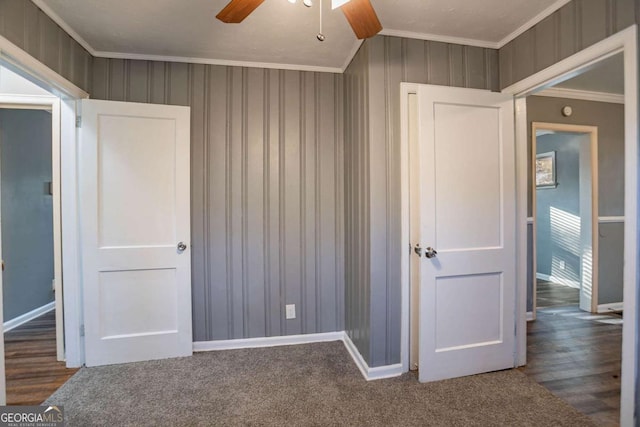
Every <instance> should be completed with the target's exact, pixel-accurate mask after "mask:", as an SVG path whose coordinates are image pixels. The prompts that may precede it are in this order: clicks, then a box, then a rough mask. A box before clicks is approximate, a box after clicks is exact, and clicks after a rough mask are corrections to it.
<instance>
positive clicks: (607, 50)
mask: <svg viewBox="0 0 640 427" xmlns="http://www.w3.org/2000/svg"><path fill="white" fill-rule="evenodd" d="M635 32H636V26H635V25H633V26H631V27H629V28H627V29H626V30H622V31H620V32H618V33H616V34H614V35H612V36H609V37H607V38H606V39H604V40H602V41H599V42H598V43H596V44H594V45H591V46H589V47H588V48H586V49H583V50H581V51H580V52H577V53H575V54H573V55H571V56H570V57H568V58H565V59H563V60H562V61H559V62H556V63H555V64H553V65H550V66H549V67H547V68H545V69H544V70H542V71H539V72H537V73H536V74H533V75H531V76H529V77H527V78H525V79H523V80H520V81H518V82H515V83H514V84H512V85H511V86H508V87H506V88H504V89H502V92H503V93H510V94H512V95H514V96H517V97H525V96H529V95H534V92H536V91H539V90H541V89H545V88H547V87H551V86H553V85H556V84H558V83H560V82H563V81H565V80H568V79H570V78H572V77H575V76H577V75H578V74H580V73H582V72H583V71H585V70H588V69H590V68H591V67H593V66H594V65H596V64H597V63H599V62H600V61H602V60H603V59H606V58H610V57H612V56H614V55H616V54H618V53H620V52H622V51H623V50H624V51H625V52H626V49H625V44H626V43H629V39H630V37H631V36H632V35H633V34H635ZM625 95H627V88H626V86H625ZM625 99H626V98H625ZM626 104H627V102H625V105H626Z"/></svg>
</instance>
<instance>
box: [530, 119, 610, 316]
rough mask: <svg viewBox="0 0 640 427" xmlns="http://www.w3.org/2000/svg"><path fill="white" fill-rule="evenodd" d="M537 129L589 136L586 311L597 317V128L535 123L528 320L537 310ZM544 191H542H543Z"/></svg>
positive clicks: (532, 154)
mask: <svg viewBox="0 0 640 427" xmlns="http://www.w3.org/2000/svg"><path fill="white" fill-rule="evenodd" d="M539 129H543V130H550V131H554V132H570V133H576V134H584V135H588V136H589V148H588V149H589V151H590V153H591V156H590V158H591V162H590V166H591V172H590V177H591V186H590V189H589V190H590V193H591V200H590V203H591V247H592V255H591V268H592V275H591V276H592V277H591V291H592V294H593V295H592V297H591V302H590V304H589V307H588V310H589V311H590V312H591V313H596V312H597V311H598V259H599V245H598V240H599V238H598V226H599V222H598V128H597V127H596V126H584V125H570V124H563V123H541V122H534V123H532V126H531V162H532V165H531V174H532V176H531V186H532V187H531V197H532V199H531V209H532V214H533V246H532V247H533V249H532V254H531V257H532V259H533V269H532V273H533V277H532V280H533V312H532V313H531V316H529V317H528V319H529V320H535V319H536V310H537V307H538V305H537V288H538V285H537V280H536V279H537V278H536V265H537V255H536V248H537V243H538V242H537V227H538V218H537V215H536V206H537V200H538V198H537V193H536V177H535V167H534V166H535V153H536V147H537V140H536V139H537V137H536V131H537V130H539ZM543 191H544V190H543ZM582 285H584V279H583V282H582V283H581V286H580V308H582V309H583V310H584V309H586V308H587V307H585V306H584V305H583V296H582V295H583V292H582Z"/></svg>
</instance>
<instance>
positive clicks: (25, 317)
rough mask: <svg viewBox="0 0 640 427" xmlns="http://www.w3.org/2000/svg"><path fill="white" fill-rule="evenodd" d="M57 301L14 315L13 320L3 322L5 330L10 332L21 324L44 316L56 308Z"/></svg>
mask: <svg viewBox="0 0 640 427" xmlns="http://www.w3.org/2000/svg"><path fill="white" fill-rule="evenodd" d="M55 308H56V302H55V301H51V302H50V303H48V304H45V305H43V306H42V307H38V308H36V309H34V310H31V311H29V312H28V313H25V314H22V315H20V316H18V317H14V318H13V319H11V320H7V321H6V322H4V323H3V330H4V332H9V331H10V330H12V329H15V328H17V327H18V326H20V325H24V324H25V323H27V322H29V321H31V320H33V319H35V318H37V317H40V316H42V315H43V314H45V313H48V312H50V311H52V310H55Z"/></svg>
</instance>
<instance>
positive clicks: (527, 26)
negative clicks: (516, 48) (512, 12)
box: [496, 0, 572, 49]
mask: <svg viewBox="0 0 640 427" xmlns="http://www.w3.org/2000/svg"><path fill="white" fill-rule="evenodd" d="M571 1H572V0H557V1H556V2H555V3H553V4H552V5H551V6H549V7H547V8H546V9H545V10H543V11H542V12H540V13H539V14H537V15H536V16H534V17H533V18H531V19H530V20H528V21H527V22H525V23H524V24H522V25H521V26H520V27H519V28H518V29H517V30H515V31H514V32H512V33H511V34H509V35H508V36H506V37H505V38H503V39H502V40H500V41H499V42H497V43H496V45H497V46H498V47H497V49H502V47H503V46H505V45H506V44H507V43H509V42H511V41H513V40H515V38H516V37H518V36H520V35H522V34H523V33H524V32H526V31H527V30H529V29H530V28H533V27H534V26H535V25H536V24H538V23H540V22H542V20H544V19H545V18H547V17H549V16H550V15H551V14H553V13H554V12H556V11H557V10H558V9H560V8H561V7H562V6H564V5H566V4H568V3H571Z"/></svg>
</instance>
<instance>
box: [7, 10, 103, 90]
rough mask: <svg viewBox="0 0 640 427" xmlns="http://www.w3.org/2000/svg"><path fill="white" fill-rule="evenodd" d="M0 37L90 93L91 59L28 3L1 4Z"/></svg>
mask: <svg viewBox="0 0 640 427" xmlns="http://www.w3.org/2000/svg"><path fill="white" fill-rule="evenodd" d="M0 35H2V36H3V37H6V38H7V39H8V40H9V41H10V42H12V43H13V44H15V45H17V46H18V47H20V48H21V49H23V50H25V51H26V52H27V53H29V54H31V55H32V56H33V57H35V58H36V59H38V60H39V61H40V62H42V63H43V64H45V65H46V66H48V67H49V68H51V69H52V70H54V71H55V72H57V73H58V74H60V75H61V76H62V77H65V78H66V79H67V80H69V81H71V82H72V83H74V84H75V85H76V86H78V87H79V88H81V89H83V90H85V91H89V88H90V86H91V62H92V60H93V57H92V56H91V54H90V53H89V52H87V51H86V50H85V49H84V48H83V47H82V46H81V45H80V44H79V43H78V42H76V41H75V40H73V39H72V38H71V36H69V35H68V34H67V33H66V32H65V31H64V30H63V29H62V28H60V27H59V26H58V25H57V24H56V23H55V22H53V20H52V19H51V18H49V17H48V16H47V15H46V14H45V13H44V12H42V11H41V10H40V9H39V8H38V7H37V6H36V5H35V4H34V3H33V2H31V1H30V0H0Z"/></svg>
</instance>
